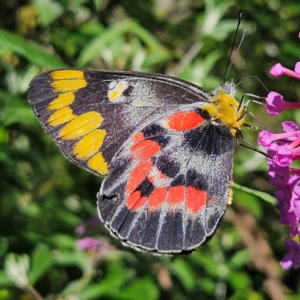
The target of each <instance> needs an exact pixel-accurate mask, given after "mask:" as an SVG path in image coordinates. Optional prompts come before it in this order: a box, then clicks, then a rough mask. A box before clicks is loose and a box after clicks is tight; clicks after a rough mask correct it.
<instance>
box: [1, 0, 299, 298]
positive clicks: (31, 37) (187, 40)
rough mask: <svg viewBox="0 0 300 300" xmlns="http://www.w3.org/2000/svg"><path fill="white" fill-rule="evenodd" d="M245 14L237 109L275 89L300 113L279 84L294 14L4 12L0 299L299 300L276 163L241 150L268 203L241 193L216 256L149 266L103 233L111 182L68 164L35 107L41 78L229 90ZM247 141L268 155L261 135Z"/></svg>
mask: <svg viewBox="0 0 300 300" xmlns="http://www.w3.org/2000/svg"><path fill="white" fill-rule="evenodd" d="M240 9H242V10H243V12H244V15H243V21H242V25H241V29H240V30H239V33H238V38H237V39H238V41H240V40H241V35H242V31H243V29H245V28H246V29H247V35H246V38H245V40H244V42H243V44H242V47H241V50H240V51H239V52H238V53H236V46H235V47H234V53H236V54H235V55H234V57H233V66H232V67H231V69H230V71H229V76H228V79H229V80H231V78H233V79H234V81H235V82H236V83H238V82H241V81H242V82H241V84H239V86H238V96H237V98H238V99H239V98H240V97H241V95H242V93H244V92H248V93H252V94H256V95H259V96H266V94H267V91H266V89H265V88H264V86H263V84H264V85H265V86H266V87H267V89H268V90H276V91H278V92H280V93H282V94H283V95H285V97H286V99H288V100H289V101H293V100H297V99H299V95H300V85H298V86H297V85H293V79H290V78H282V79H280V80H276V79H274V78H272V77H271V76H270V75H269V74H268V72H269V69H270V67H271V66H272V65H273V64H275V63H277V62H282V64H284V65H285V66H287V67H290V68H293V66H294V64H295V62H296V61H297V57H299V49H300V41H299V40H298V32H299V16H300V6H299V5H298V4H296V3H295V1H292V0H287V1H284V2H282V3H281V2H280V1H278V0H271V1H269V0H268V1H267V0H253V1H245V2H244V3H243V4H242V5H241V4H240V3H239V1H237V0H232V1H223V0H213V1H209V0H206V1H200V0H193V1H192V0H183V1H175V0H163V1H158V0H147V1H130V0H123V1H117V0H111V1H110V0H105V1H104V0H94V1H92V0H90V1H88V0H75V1H73V0H72V1H71V0H62V1H55V0H32V1H25V0H23V1H16V0H6V1H1V2H0V27H1V28H0V78H1V80H0V205H1V210H0V228H1V229H0V230H1V232H0V258H1V260H0V299H144V300H148V299H149V300H151V299H255V300H256V299H299V296H300V285H299V279H300V275H299V272H298V271H297V270H288V271H283V270H282V269H281V268H280V266H279V261H280V260H281V259H282V257H283V255H284V253H285V251H286V249H285V248H284V244H283V241H284V238H285V237H286V235H287V230H286V228H284V227H283V226H280V225H279V224H278V218H279V210H278V207H277V206H276V205H275V204H274V202H273V198H272V197H267V195H265V194H263V193H262V192H265V193H267V194H271V195H272V193H273V192H274V189H273V187H272V186H270V185H269V184H268V182H267V177H266V174H265V171H266V165H265V158H264V157H263V156H262V155H260V154H259V153H256V152H253V151H250V150H249V149H246V148H243V147H240V146H237V149H236V154H235V168H234V180H235V182H237V183H238V184H240V185H242V186H244V187H247V188H248V189H249V188H250V189H252V190H254V191H258V192H253V191H252V192H251V190H250V193H249V190H245V189H242V188H239V187H238V186H237V187H236V188H235V189H234V192H235V193H234V198H233V204H232V205H231V206H229V207H228V209H227V212H226V214H225V217H224V218H223V221H222V222H221V224H220V226H219V228H218V230H217V231H216V233H215V235H214V237H213V238H212V239H211V240H210V241H209V243H207V244H206V245H205V246H202V247H200V248H199V249H198V250H197V251H195V252H194V253H193V254H192V255H190V256H186V257H157V256H151V255H149V254H143V253H137V252H135V251H133V250H130V249H128V248H124V247H122V246H121V245H120V243H119V242H118V241H116V240H114V239H113V238H111V237H110V236H109V234H108V233H107V231H106V230H105V229H104V228H103V226H102V225H101V224H100V223H98V222H97V221H95V220H96V219H95V218H94V217H95V216H96V205H95V202H96V196H95V195H96V193H97V191H98V190H99V187H100V184H101V179H99V178H97V177H94V176H92V175H90V174H88V173H86V172H84V171H81V170H80V169H78V168H77V167H76V166H73V165H72V164H71V163H69V162H68V161H67V160H66V159H65V158H64V157H63V156H62V155H61V153H60V152H59V150H58V149H57V148H56V147H55V145H54V144H53V142H51V140H50V138H49V137H48V136H47V135H46V134H45V133H44V132H43V130H42V128H41V126H40V125H39V123H38V121H37V119H36V118H35V117H34V115H33V113H32V111H31V109H30V108H29V106H28V103H27V100H26V97H27V96H26V94H27V92H28V85H29V82H30V80H31V79H32V78H33V77H34V76H35V75H36V74H38V73H39V72H41V71H44V70H48V69H51V68H59V67H65V66H71V67H88V68H95V69H117V70H138V71H147V72H157V73H165V74H169V75H174V76H178V77H181V78H183V79H185V80H188V81H191V82H194V83H196V84H198V85H201V86H203V87H205V88H206V89H208V90H212V89H214V88H215V87H216V86H217V85H218V84H219V83H220V82H222V81H223V79H224V73H225V68H226V63H227V58H228V55H229V52H230V49H231V46H232V40H233V36H234V30H235V28H236V25H237V16H238V11H239V10H240ZM254 76H256V78H254ZM248 77H249V78H248ZM246 78H247V79H246ZM262 83H263V84H262ZM249 109H250V110H251V111H252V112H253V114H255V116H256V118H253V117H249V119H248V123H251V124H253V125H256V126H259V127H262V126H264V125H265V126H267V127H269V128H272V129H273V130H280V122H281V121H282V120H289V119H291V120H296V121H299V120H300V116H299V113H297V112H294V111H292V112H285V113H284V114H282V116H281V117H276V118H274V117H270V116H268V115H267V114H266V112H265V110H264V108H263V106H260V105H259V104H251V105H250V106H249ZM259 120H263V122H261V121H259ZM244 135H245V138H246V140H248V141H250V142H252V143H253V144H254V145H256V144H257V132H255V131H253V130H248V131H245V133H244ZM86 221H87V222H88V223H84V225H85V226H87V227H88V229H87V231H86V232H85V233H84V235H83V236H92V237H94V238H97V239H99V240H100V241H101V245H102V246H101V247H100V249H98V250H97V251H94V250H89V251H83V250H81V249H79V248H78V247H77V246H76V242H77V240H78V239H80V238H82V237H83V236H80V235H78V230H77V233H76V232H75V229H76V228H77V226H79V225H80V224H82V223H83V222H86ZM81 228H82V227H81Z"/></svg>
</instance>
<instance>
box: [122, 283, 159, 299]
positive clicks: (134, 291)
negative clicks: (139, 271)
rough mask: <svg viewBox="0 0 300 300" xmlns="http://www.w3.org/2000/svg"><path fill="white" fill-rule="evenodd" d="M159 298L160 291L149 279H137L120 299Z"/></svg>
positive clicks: (123, 292)
mask: <svg viewBox="0 0 300 300" xmlns="http://www.w3.org/2000/svg"><path fill="white" fill-rule="evenodd" d="M158 298H159V290H158V288H157V286H156V285H155V284H154V282H153V281H152V280H151V279H149V278H144V279H136V280H135V281H134V282H133V283H132V284H130V285H129V286H127V288H126V289H125V290H123V291H122V293H121V294H120V296H119V299H124V300H125V299H126V300H140V299H143V300H155V299H158Z"/></svg>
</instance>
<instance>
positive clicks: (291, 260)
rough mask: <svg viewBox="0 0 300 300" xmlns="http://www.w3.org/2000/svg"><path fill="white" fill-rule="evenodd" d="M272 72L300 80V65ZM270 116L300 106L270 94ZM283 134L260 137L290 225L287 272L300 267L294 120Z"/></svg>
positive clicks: (298, 151) (298, 135) (299, 147)
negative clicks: (294, 164)
mask: <svg viewBox="0 0 300 300" xmlns="http://www.w3.org/2000/svg"><path fill="white" fill-rule="evenodd" d="M270 73H271V74H272V75H274V76H275V77H277V78H279V77H280V76H281V75H288V76H291V77H294V78H296V79H298V80H300V62H297V63H296V66H295V71H292V70H289V69H287V68H284V67H283V66H282V65H281V64H279V63H278V64H276V65H275V66H273V67H272V69H271V71H270ZM265 107H266V109H267V111H268V113H269V114H270V115H278V114H279V113H280V112H281V111H282V110H284V109H290V108H300V103H290V102H286V101H284V99H283V96H282V95H280V94H278V93H277V92H273V91H272V92H270V93H269V94H268V96H267V98H266V105H265ZM282 130H283V133H272V132H271V131H269V130H264V131H262V132H261V133H260V135H259V144H261V145H262V146H263V147H264V148H266V149H267V151H268V157H269V158H268V159H267V164H268V166H269V170H268V176H269V181H270V183H271V184H272V185H275V186H276V187H277V191H276V192H275V197H276V199H277V200H278V203H279V206H280V220H279V222H280V224H284V225H287V226H288V228H289V231H290V237H289V238H286V240H285V245H286V247H287V248H288V253H287V254H286V255H285V256H284V257H283V259H282V261H281V262H280V264H281V266H282V267H283V268H284V269H289V268H291V267H294V268H299V267H300V185H299V184H300V176H299V175H300V168H295V167H292V163H293V162H295V161H297V160H299V159H300V130H299V127H298V125H297V124H295V123H294V122H292V121H287V122H283V123H282Z"/></svg>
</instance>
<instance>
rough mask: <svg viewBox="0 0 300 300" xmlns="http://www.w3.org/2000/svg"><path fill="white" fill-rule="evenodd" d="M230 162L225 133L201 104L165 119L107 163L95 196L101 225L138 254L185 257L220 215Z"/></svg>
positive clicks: (229, 144)
mask: <svg viewBox="0 0 300 300" xmlns="http://www.w3.org/2000/svg"><path fill="white" fill-rule="evenodd" d="M202 113H203V114H202ZM191 120H192V121H191ZM232 155H233V137H232V135H231V133H230V132H229V130H228V129H227V128H226V127H220V126H215V125H213V124H211V122H210V121H209V120H206V119H205V113H204V112H201V109H199V104H197V105H194V104H193V105H188V106H185V107H184V109H182V108H181V109H176V111H175V112H169V114H168V116H164V117H162V118H160V119H158V120H157V121H155V122H152V123H150V124H148V125H147V126H145V127H144V128H143V129H141V131H139V132H136V133H135V134H134V135H133V136H132V137H130V138H129V140H128V141H126V142H125V143H124V145H123V146H122V148H121V149H120V151H119V152H118V153H117V155H116V156H115V157H114V158H113V160H112V162H111V166H110V167H111V173H110V174H109V175H108V176H107V177H106V178H105V179H104V181H103V184H102V187H101V190H100V193H99V195H98V208H99V215H100V218H101V219H102V220H103V221H104V222H105V224H106V226H107V227H108V228H109V230H110V231H111V232H112V233H113V234H114V235H116V236H117V237H119V238H120V239H121V240H122V241H123V242H124V243H125V244H127V245H130V246H132V247H135V248H137V249H141V250H147V251H152V252H156V253H170V254H172V253H178V252H179V253H181V252H190V251H192V250H193V249H195V248H196V247H197V246H199V245H200V244H202V243H204V242H205V241H206V240H207V239H208V237H209V236H211V235H212V234H213V232H214V230H215V228H216V226H217V224H218V222H219V220H220V218H221V217H222V215H223V214H224V211H225V208H226V205H227V199H228V196H229V190H230V182H231V173H232Z"/></svg>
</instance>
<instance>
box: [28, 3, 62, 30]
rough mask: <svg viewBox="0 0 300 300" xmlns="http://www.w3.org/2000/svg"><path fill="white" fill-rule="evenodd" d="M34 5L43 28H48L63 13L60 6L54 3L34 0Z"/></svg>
mask: <svg viewBox="0 0 300 300" xmlns="http://www.w3.org/2000/svg"><path fill="white" fill-rule="evenodd" d="M34 5H35V7H36V8H37V10H38V13H39V20H40V22H41V24H42V25H43V26H48V25H49V24H51V23H52V22H53V21H54V20H55V19H57V18H58V17H60V16H61V15H62V14H63V12H64V9H63V7H62V6H61V4H59V3H58V2H56V1H51V0H34Z"/></svg>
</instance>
